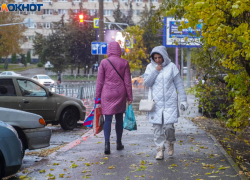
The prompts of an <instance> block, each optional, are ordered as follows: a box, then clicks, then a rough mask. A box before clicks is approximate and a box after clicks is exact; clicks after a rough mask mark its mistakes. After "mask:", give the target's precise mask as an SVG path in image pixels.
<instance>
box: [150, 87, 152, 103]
mask: <svg viewBox="0 0 250 180" xmlns="http://www.w3.org/2000/svg"><path fill="white" fill-rule="evenodd" d="M150 89H151V100H153V88H150Z"/></svg>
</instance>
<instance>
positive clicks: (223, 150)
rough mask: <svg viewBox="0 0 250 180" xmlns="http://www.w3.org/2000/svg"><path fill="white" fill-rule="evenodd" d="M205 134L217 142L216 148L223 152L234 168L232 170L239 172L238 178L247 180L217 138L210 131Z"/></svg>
mask: <svg viewBox="0 0 250 180" xmlns="http://www.w3.org/2000/svg"><path fill="white" fill-rule="evenodd" d="M207 135H208V136H209V137H211V138H212V139H213V141H214V142H215V143H216V144H218V146H217V147H218V148H219V149H220V151H221V152H222V153H223V154H224V156H226V158H227V160H228V162H229V163H230V164H231V166H232V167H233V168H234V170H235V171H236V172H237V173H238V174H239V176H240V178H241V179H242V180H248V178H247V177H246V176H245V174H240V173H239V172H240V171H241V170H240V168H239V167H238V166H237V164H236V163H235V162H234V160H233V159H232V158H231V156H229V154H228V153H227V152H226V151H225V149H224V148H223V146H222V145H221V144H220V143H219V141H217V139H216V138H215V137H214V136H213V135H212V134H210V133H208V132H207Z"/></svg>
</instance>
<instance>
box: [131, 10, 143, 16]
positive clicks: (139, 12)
mask: <svg viewBox="0 0 250 180" xmlns="http://www.w3.org/2000/svg"><path fill="white" fill-rule="evenodd" d="M141 13H142V10H134V14H133V15H134V16H140V15H141Z"/></svg>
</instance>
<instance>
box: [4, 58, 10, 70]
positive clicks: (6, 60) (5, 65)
mask: <svg viewBox="0 0 250 180" xmlns="http://www.w3.org/2000/svg"><path fill="white" fill-rule="evenodd" d="M8 65H9V61H8V57H6V58H5V63H4V69H5V70H7V69H8Z"/></svg>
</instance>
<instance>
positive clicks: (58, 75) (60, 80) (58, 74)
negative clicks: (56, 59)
mask: <svg viewBox="0 0 250 180" xmlns="http://www.w3.org/2000/svg"><path fill="white" fill-rule="evenodd" d="M61 82H62V79H61V73H60V71H58V73H57V85H58V86H60V84H61Z"/></svg>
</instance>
